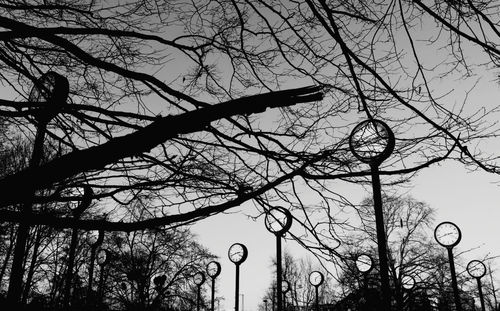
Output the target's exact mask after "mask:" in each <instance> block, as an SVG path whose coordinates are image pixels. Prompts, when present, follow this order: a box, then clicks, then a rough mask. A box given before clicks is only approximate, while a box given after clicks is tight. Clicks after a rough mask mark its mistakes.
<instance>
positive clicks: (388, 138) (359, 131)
mask: <svg viewBox="0 0 500 311" xmlns="http://www.w3.org/2000/svg"><path fill="white" fill-rule="evenodd" d="M394 145H395V138H394V133H393V132H392V130H391V129H390V128H389V126H388V125H387V124H385V123H384V122H382V121H380V120H376V119H370V120H366V121H363V122H361V123H359V124H358V125H356V127H354V129H353V130H352V132H351V135H350V136H349V148H350V149H351V152H352V153H353V154H354V156H355V157H356V158H357V159H358V160H360V161H361V162H363V163H367V164H369V165H370V169H371V177H372V187H373V207H374V210H375V223H376V227H377V246H378V256H379V265H380V281H381V283H382V306H383V307H384V310H390V309H391V291H390V286H389V266H388V262H387V243H386V236H385V229H384V213H383V209H382V193H381V186H380V176H379V175H380V173H379V169H378V168H379V165H380V164H382V162H383V161H384V160H386V159H387V158H388V157H389V156H390V155H391V153H392V151H393V150H394Z"/></svg>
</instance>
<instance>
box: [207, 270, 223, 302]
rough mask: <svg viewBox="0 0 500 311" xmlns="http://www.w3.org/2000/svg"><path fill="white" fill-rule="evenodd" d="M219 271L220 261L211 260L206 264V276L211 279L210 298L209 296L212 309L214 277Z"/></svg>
mask: <svg viewBox="0 0 500 311" xmlns="http://www.w3.org/2000/svg"><path fill="white" fill-rule="evenodd" d="M220 271H221V267H220V263H218V262H217V261H211V262H209V263H208V265H207V274H208V276H209V277H210V278H211V279H212V298H211V303H210V307H211V310H212V311H214V310H215V309H214V308H215V279H216V278H217V277H218V276H219V274H220Z"/></svg>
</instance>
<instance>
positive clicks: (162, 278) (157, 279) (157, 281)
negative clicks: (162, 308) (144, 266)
mask: <svg viewBox="0 0 500 311" xmlns="http://www.w3.org/2000/svg"><path fill="white" fill-rule="evenodd" d="M166 281H167V276H166V275H165V274H157V275H156V276H154V277H153V284H154V285H155V290H156V291H157V293H158V294H157V296H156V298H155V299H154V300H153V305H157V306H159V305H160V304H161V298H162V296H163V285H165V282H166Z"/></svg>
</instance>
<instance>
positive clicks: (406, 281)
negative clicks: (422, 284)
mask: <svg viewBox="0 0 500 311" xmlns="http://www.w3.org/2000/svg"><path fill="white" fill-rule="evenodd" d="M401 286H402V287H403V289H404V290H406V291H407V292H408V306H409V307H408V309H409V310H413V295H412V291H413V289H414V288H415V278H413V277H412V276H411V275H404V276H403V277H402V278H401ZM483 311H484V310H483Z"/></svg>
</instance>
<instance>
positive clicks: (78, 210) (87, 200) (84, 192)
mask: <svg viewBox="0 0 500 311" xmlns="http://www.w3.org/2000/svg"><path fill="white" fill-rule="evenodd" d="M93 194H94V192H93V191H92V188H91V187H90V186H85V187H78V188H76V195H77V196H79V197H80V198H81V200H80V202H79V204H74V203H72V202H70V203H69V204H68V206H69V208H70V209H71V213H72V214H73V218H75V219H78V218H80V216H81V215H82V213H83V212H84V211H85V210H86V209H87V208H88V207H89V206H90V204H91V203H92V195H93ZM77 244H78V229H76V228H73V231H72V232H71V243H70V247H69V256H68V269H67V271H66V284H65V288H64V308H65V309H67V308H68V306H69V300H70V295H71V283H72V278H73V266H74V261H75V253H76V246H77Z"/></svg>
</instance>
